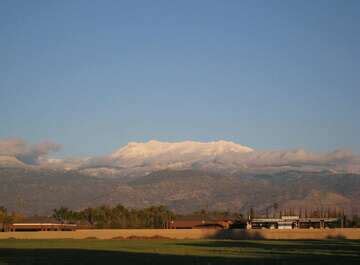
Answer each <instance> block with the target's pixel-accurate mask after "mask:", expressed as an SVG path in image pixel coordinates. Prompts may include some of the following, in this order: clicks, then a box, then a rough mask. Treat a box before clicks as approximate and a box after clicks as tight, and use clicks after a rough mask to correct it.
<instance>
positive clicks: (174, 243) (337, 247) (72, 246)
mask: <svg viewBox="0 0 360 265" xmlns="http://www.w3.org/2000/svg"><path fill="white" fill-rule="evenodd" d="M0 264H172V265H175V264H360V241H350V240H324V241H312V240H308V241H298V240H297V241H284V240H278V241H275V240H239V241H237V240H162V239H160V240H97V239H85V240H71V239H65V240H17V239H6V240H0Z"/></svg>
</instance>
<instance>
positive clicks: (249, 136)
mask: <svg viewBox="0 0 360 265" xmlns="http://www.w3.org/2000/svg"><path fill="white" fill-rule="evenodd" d="M359 13H360V1H356V0H355V1H350V0H349V1H340V0H339V1H330V0H329V1H310V0H309V1H210V0H207V1H184V0H182V1H107V0H105V1H76V0H74V1H70V0H69V1H40V0H37V1H25V0H24V1H17V0H11V1H6V0H3V1H1V2H0V138H7V137H20V138H23V139H25V140H27V141H29V142H37V141H40V140H43V139H51V140H54V141H56V142H58V143H60V144H62V145H63V149H62V151H61V152H60V153H59V155H60V156H82V155H101V154H106V153H109V152H111V151H113V150H114V149H116V148H118V147H119V146H122V145H124V144H126V143H127V142H129V141H147V140H150V139H157V140H166V141H180V140H188V139H191V140H199V141H210V140H218V139H225V140H231V141H235V142H238V143H241V144H243V145H248V146H251V147H253V148H255V149H261V150H268V149H271V150H272V149H290V148H304V149H309V150H313V151H329V150H333V149H337V148H350V149H352V150H353V151H354V152H356V153H359V152H360V141H359V135H360V122H359V117H360V104H359V101H360V86H359V85H360V74H359V73H360V71H359V70H360V48H359V47H360V26H359V25H360V16H359Z"/></svg>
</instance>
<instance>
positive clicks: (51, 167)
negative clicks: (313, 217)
mask: <svg viewBox="0 0 360 265" xmlns="http://www.w3.org/2000/svg"><path fill="white" fill-rule="evenodd" d="M58 148H59V147H58V145H56V144H54V143H50V142H46V143H40V144H38V145H35V146H29V145H27V144H25V143H24V142H23V141H20V140H16V139H15V140H14V139H8V140H2V141H0V205H4V206H6V207H7V208H8V209H9V210H14V211H18V212H22V213H25V214H39V215H44V214H45V215H46V214H50V213H51V211H52V209H54V208H56V207H60V206H66V207H69V208H72V209H82V208H85V207H89V206H94V205H100V204H111V205H114V204H117V203H121V204H124V205H126V206H130V207H146V206H149V205H154V204H163V205H167V206H168V207H169V208H170V209H172V210H175V211H177V212H191V211H195V210H200V209H208V210H229V211H241V212H245V211H248V210H249V208H250V207H252V208H255V209H256V210H257V211H259V212H264V211H266V209H269V207H271V205H274V204H275V203H276V204H277V205H279V207H282V208H287V207H290V208H329V207H333V208H334V207H337V208H342V209H345V210H346V211H347V212H349V213H355V212H358V211H359V209H360V208H359V199H360V174H359V172H360V166H359V165H360V159H359V156H356V155H354V154H352V153H351V152H350V151H346V150H337V151H334V152H330V153H323V154H319V153H312V152H307V151H305V150H302V149H300V150H285V151H259V150H254V149H253V148H250V147H247V146H243V145H240V144H236V143H233V142H229V141H214V142H207V143H205V142H195V141H184V142H173V143H171V142H160V141H155V140H152V141H149V142H146V143H137V142H131V143H129V144H127V145H126V146H124V147H122V148H119V149H118V150H115V151H114V152H113V153H111V154H109V155H105V156H101V157H87V158H77V159H71V158H65V159H54V158H51V157H50V156H49V153H50V152H51V151H54V150H57V149H58Z"/></svg>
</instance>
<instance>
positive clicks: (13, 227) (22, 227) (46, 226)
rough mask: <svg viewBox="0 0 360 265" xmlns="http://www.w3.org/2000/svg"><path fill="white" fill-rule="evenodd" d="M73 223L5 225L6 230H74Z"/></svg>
mask: <svg viewBox="0 0 360 265" xmlns="http://www.w3.org/2000/svg"><path fill="white" fill-rule="evenodd" d="M76 227H77V226H76V225H74V224H57V223H13V224H10V225H8V226H7V227H6V231H9V232H17V231H75V230H76Z"/></svg>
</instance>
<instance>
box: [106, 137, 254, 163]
mask: <svg viewBox="0 0 360 265" xmlns="http://www.w3.org/2000/svg"><path fill="white" fill-rule="evenodd" d="M252 151H254V150H253V149H251V148H250V147H247V146H243V145H240V144H236V143H234V142H230V141H223V140H220V141H213V142H196V141H182V142H160V141H156V140H151V141H149V142H145V143H138V142H130V143H128V144H127V145H126V146H124V147H123V148H120V149H119V150H117V151H115V152H114V153H113V154H112V155H111V157H112V158H122V159H126V158H127V159H131V158H150V157H155V156H162V155H167V154H177V155H198V156H216V155H221V154H224V153H230V152H234V153H248V152H252Z"/></svg>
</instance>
